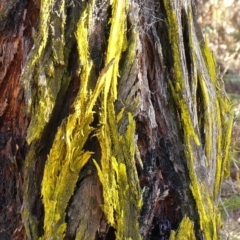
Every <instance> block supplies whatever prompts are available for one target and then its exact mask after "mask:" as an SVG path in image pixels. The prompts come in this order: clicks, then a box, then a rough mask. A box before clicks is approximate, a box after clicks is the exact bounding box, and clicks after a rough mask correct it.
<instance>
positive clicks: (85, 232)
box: [0, 0, 232, 240]
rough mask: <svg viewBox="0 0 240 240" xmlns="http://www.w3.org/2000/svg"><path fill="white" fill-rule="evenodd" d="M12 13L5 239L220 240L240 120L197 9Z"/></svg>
mask: <svg viewBox="0 0 240 240" xmlns="http://www.w3.org/2000/svg"><path fill="white" fill-rule="evenodd" d="M1 4H2V5H1V6H2V8H1V10H0V18H1V19H2V20H1V25H0V30H1V37H0V47H1V52H0V54H1V55H0V61H1V65H0V67H1V75H0V94H1V99H0V154H1V155H0V158H1V160H0V178H1V182H0V204H1V207H0V211H1V217H0V220H1V221H0V222H1V226H0V237H1V234H2V236H4V237H6V238H7V237H9V238H10V237H11V238H13V239H23V238H24V237H25V238H26V239H39V238H41V239H57V238H58V239H69V240H70V239H98V240H104V239H105V240H110V239H111V240H112V239H125V238H131V239H151V240H154V239H169V238H170V237H171V239H183V238H181V237H183V236H184V237H185V239H218V238H219V231H218V230H219V227H220V216H219V213H218V210H217V200H218V192H219V186H220V183H221V181H222V178H223V177H224V174H225V172H226V171H227V170H226V169H227V166H228V147H229V142H230V132H231V121H232V117H231V114H230V110H229V107H228V101H227V99H226V97H225V95H224V91H223V86H222V84H221V81H220V80H219V79H218V77H217V73H216V66H215V62H214V58H213V56H212V54H211V52H210V50H209V49H208V47H207V44H206V43H205V40H204V39H203V37H202V35H201V30H200V29H199V27H198V26H197V23H196V19H195V14H196V13H195V12H194V11H195V10H194V9H195V7H196V6H195V5H194V4H195V3H194V1H190V0H188V1H185V2H181V1H167V0H159V1H157V0H156V1H154V0H149V1H136V0H135V1H134V0H131V1H130V0H129V1H126V0H123V1H111V3H110V1H105V0H91V1H75V0H66V1H64V0H54V1H51V2H49V1H47V0H41V1H30V0H29V1H27V0H26V1H15V2H13V1H10V2H9V4H8V5H5V3H4V4H3V3H1ZM207 215H208V216H209V217H208V218H207V217H206V216H207ZM13 219H14V221H13ZM2 222H3V223H2Z"/></svg>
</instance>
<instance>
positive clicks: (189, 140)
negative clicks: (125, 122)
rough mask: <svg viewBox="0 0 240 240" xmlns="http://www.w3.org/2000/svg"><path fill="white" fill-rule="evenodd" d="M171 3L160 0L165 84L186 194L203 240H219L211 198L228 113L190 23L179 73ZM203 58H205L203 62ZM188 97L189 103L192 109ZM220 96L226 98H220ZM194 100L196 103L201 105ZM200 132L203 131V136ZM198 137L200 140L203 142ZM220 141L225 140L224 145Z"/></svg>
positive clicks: (217, 179)
mask: <svg viewBox="0 0 240 240" xmlns="http://www.w3.org/2000/svg"><path fill="white" fill-rule="evenodd" d="M172 4H173V3H171V2H169V1H164V5H165V9H166V12H167V13H166V15H167V23H168V26H170V27H169V28H168V37H169V42H170V44H171V53H172V59H173V69H172V72H173V79H172V81H171V80H169V85H170V89H171V93H172V96H173V98H174V101H175V103H176V106H177V109H178V111H179V114H180V119H181V123H182V124H181V128H182V131H183V141H184V145H185V151H184V152H185V157H186V161H187V166H188V169H189V176H190V182H191V185H190V189H191V191H192V194H193V197H194V199H195V201H196V210H197V211H198V215H199V219H200V228H201V230H202V232H203V235H204V237H205V239H207V240H210V239H211V240H212V239H218V238H219V232H218V227H219V226H220V217H219V211H218V209H217V207H216V205H215V204H216V203H215V199H217V196H218V193H219V184H220V182H221V176H222V172H223V168H224V165H225V163H224V161H225V160H224V159H223V154H222V150H221V149H220V148H221V147H223V146H222V145H223V144H228V143H229V139H230V138H229V137H230V136H229V132H228V130H227V129H229V128H228V127H227V126H228V124H227V120H226V119H227V118H226V116H227V114H228V113H229V109H227V102H226V101H225V100H223V101H224V102H225V105H224V107H223V108H221V109H220V103H219V102H220V97H219V96H220V95H219V94H220V92H221V91H222V90H220V88H218V86H217V80H216V67H215V62H214V58H213V56H212V55H211V54H210V51H209V49H208V47H207V46H205V45H204V49H201V48H199V46H198V44H197V41H196V40H197V38H196V35H194V34H193V33H194V31H195V30H194V28H193V27H192V24H188V27H189V29H188V31H189V36H188V37H189V46H190V47H191V51H190V52H191V54H190V58H191V60H192V62H193V65H192V66H191V71H192V72H190V76H188V75H187V74H186V73H185V72H184V70H183V69H182V68H181V66H182V60H183V59H184V56H182V54H183V53H182V52H180V50H179V49H182V45H181V44H182V43H181V42H182V41H183V39H181V38H182V34H180V33H179V34H177V33H178V32H179V31H180V30H179V28H178V27H179V25H180V19H179V18H178V16H177V13H176V12H175V10H174V7H173V6H172ZM190 12H191V11H190ZM188 20H189V21H192V18H191V16H189V17H188ZM202 55H204V56H203V57H202ZM189 82H190V83H189ZM190 86H191V88H190ZM192 91H193V92H192ZM189 97H191V98H193V101H194V103H195V108H194V106H193V105H192V101H191V99H189ZM221 97H222V98H223V99H226V97H225V96H224V95H222V96H221ZM197 98H200V99H201V101H199V99H197ZM197 104H201V108H198V106H197ZM196 117H197V118H196ZM229 119H230V117H229ZM223 122H224V124H223ZM199 124H200V125H201V126H200V125H199ZM223 125H224V126H225V127H223ZM200 127H201V129H204V132H203V133H202V132H201V129H200ZM230 128H231V127H230ZM200 134H203V135H204V136H203V137H202V136H201V135H200ZM224 137H227V138H229V139H227V140H226V141H225V139H223V138H224ZM203 138H204V141H200V140H199V139H201V140H202V139H203ZM228 146H229V145H228ZM225 147H226V146H225ZM224 149H226V148H224ZM198 166H201V167H203V169H204V170H203V171H206V172H208V169H209V170H210V171H209V172H211V173H210V174H213V175H214V176H215V181H214V182H211V181H209V176H208V174H206V175H205V176H203V177H202V176H201V172H200V168H198ZM211 177H212V176H211ZM179 236H180V235H179ZM171 239H178V238H177V234H176V233H172V234H171Z"/></svg>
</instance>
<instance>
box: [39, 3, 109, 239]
mask: <svg viewBox="0 0 240 240" xmlns="http://www.w3.org/2000/svg"><path fill="white" fill-rule="evenodd" d="M91 7H92V6H91V4H89V7H88V8H87V9H86V10H85V11H84V12H83V15H82V18H81V19H80V21H79V24H78V28H77V32H76V39H77V43H78V51H79V56H80V59H81V61H82V63H84V65H83V66H82V69H81V74H80V79H81V84H82V85H81V86H82V88H81V91H80V92H79V94H78V96H77V98H76V100H75V102H74V104H73V107H74V113H73V114H71V115H69V117H68V118H67V119H66V120H65V121H63V122H62V124H61V125H60V127H59V128H58V131H57V134H56V136H55V139H54V142H53V146H52V148H51V151H50V154H49V156H48V159H47V162H46V164H45V168H44V175H43V181H42V198H43V204H44V212H45V214H44V235H43V237H42V238H41V239H63V238H64V234H65V231H66V223H65V214H66V208H67V205H68V201H69V199H70V197H71V196H72V194H73V192H74V188H75V184H76V182H77V180H78V177H79V172H80V170H81V169H82V167H83V166H84V165H85V164H86V163H87V161H88V160H89V158H90V156H91V152H88V151H84V150H83V147H84V144H85V143H86V141H87V139H88V138H89V135H90V133H91V132H92V131H93V128H92V127H90V124H91V123H92V121H93V113H94V112H93V107H94V105H95V102H96V100H97V97H98V96H99V94H100V93H101V91H102V90H103V87H104V77H105V74H106V73H107V71H106V70H105V69H104V71H103V72H102V73H101V74H100V77H99V79H98V81H97V83H96V87H95V89H94V91H93V93H91V91H89V88H88V83H89V80H90V72H91V69H92V61H91V59H90V58H89V54H88V42H87V41H88V32H87V31H86V29H88V23H89V18H88V16H89V12H91V11H90V9H91ZM90 16H91V14H90Z"/></svg>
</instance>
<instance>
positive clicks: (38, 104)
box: [21, 0, 66, 144]
mask: <svg viewBox="0 0 240 240" xmlns="http://www.w3.org/2000/svg"><path fill="white" fill-rule="evenodd" d="M53 8H54V9H55V11H53ZM65 20H66V15H65V0H61V1H59V2H58V3H55V1H45V0H42V1H41V5H40V15H39V24H38V31H37V32H36V37H35V38H34V47H33V48H32V50H31V52H30V54H29V57H28V59H27V63H26V66H25V68H24V69H23V73H22V77H21V80H22V82H23V86H24V88H25V99H26V104H27V110H28V112H30V113H31V114H32V119H31V122H30V125H29V128H28V133H27V141H28V143H29V144H30V143H31V142H33V140H35V139H38V138H39V136H41V133H42V131H43V129H44V127H45V126H46V124H47V123H48V122H49V120H50V117H51V114H52V110H53V108H54V105H55V101H56V99H57V95H58V92H59V90H60V88H61V86H62V81H64V77H63V75H64V72H65V70H66V67H65V59H64V46H65V44H64V41H65V39H64V30H65Z"/></svg>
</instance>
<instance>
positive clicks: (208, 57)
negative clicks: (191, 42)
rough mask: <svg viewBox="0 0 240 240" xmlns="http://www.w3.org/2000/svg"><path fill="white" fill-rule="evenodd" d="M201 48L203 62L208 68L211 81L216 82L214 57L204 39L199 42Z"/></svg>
mask: <svg viewBox="0 0 240 240" xmlns="http://www.w3.org/2000/svg"><path fill="white" fill-rule="evenodd" d="M201 50H202V53H203V57H204V60H205V63H206V65H207V69H208V72H209V75H210V78H211V80H212V81H213V83H216V81H217V69H216V61H215V57H214V55H213V53H212V51H211V50H210V48H209V46H208V42H207V40H206V39H205V41H203V43H202V44H201Z"/></svg>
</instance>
